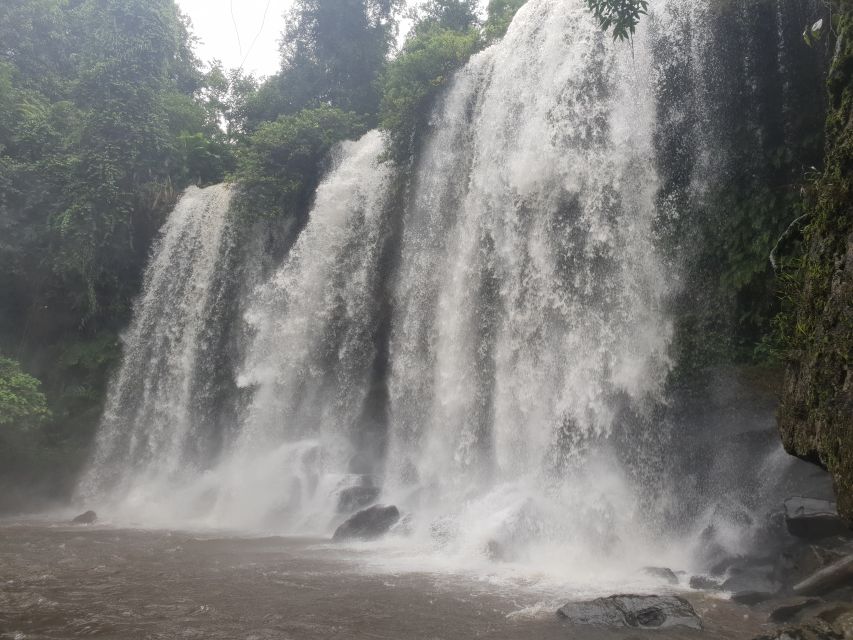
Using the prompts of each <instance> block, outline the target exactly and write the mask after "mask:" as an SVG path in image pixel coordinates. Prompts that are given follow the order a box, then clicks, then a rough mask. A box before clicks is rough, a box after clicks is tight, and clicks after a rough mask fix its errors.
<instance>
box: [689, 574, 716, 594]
mask: <svg viewBox="0 0 853 640" xmlns="http://www.w3.org/2000/svg"><path fill="white" fill-rule="evenodd" d="M721 587H722V585H721V583H720V582H719V581H717V580H714V579H713V578H709V577H708V576H690V588H691V589H697V590H699V591H719V590H720V588H721Z"/></svg>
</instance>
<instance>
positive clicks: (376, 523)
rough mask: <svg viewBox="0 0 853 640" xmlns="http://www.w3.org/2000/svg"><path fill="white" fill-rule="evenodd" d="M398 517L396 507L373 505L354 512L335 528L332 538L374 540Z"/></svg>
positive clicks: (338, 540) (384, 532)
mask: <svg viewBox="0 0 853 640" xmlns="http://www.w3.org/2000/svg"><path fill="white" fill-rule="evenodd" d="M399 519H400V511H399V510H398V509H397V507H394V506H390V507H385V506H383V505H381V504H377V505H374V506H372V507H370V508H369V509H364V510H362V511H359V512H358V513H356V514H355V515H354V516H353V517H351V518H350V519H349V520H347V521H346V522H344V523H343V524H342V525H341V526H340V527H338V528H337V529H336V530H335V535H333V536H332V540H334V541H335V542H342V541H344V540H374V539H376V538H379V537H381V536H383V535H385V534H386V533H388V530H389V529H390V528H391V527H393V526H394V525H395V524H396V523H397V521H398V520H399Z"/></svg>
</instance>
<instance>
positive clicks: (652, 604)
mask: <svg viewBox="0 0 853 640" xmlns="http://www.w3.org/2000/svg"><path fill="white" fill-rule="evenodd" d="M557 615H558V616H560V617H561V618H563V619H565V620H567V621H569V622H571V623H572V624H583V625H598V626H607V627H629V628H632V629H666V628H669V627H689V628H691V629H701V628H702V621H701V620H700V619H699V616H697V615H696V612H695V611H694V610H693V606H692V605H691V604H690V603H689V602H687V600H685V599H684V598H679V597H678V596H637V595H617V596H610V597H608V598H598V599H596V600H589V601H587V602H569V603H568V604H566V605H564V606H562V607H560V609H559V610H558V611H557Z"/></svg>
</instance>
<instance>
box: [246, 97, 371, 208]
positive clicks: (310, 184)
mask: <svg viewBox="0 0 853 640" xmlns="http://www.w3.org/2000/svg"><path fill="white" fill-rule="evenodd" d="M364 131H366V127H365V125H364V122H363V120H362V119H361V118H360V117H359V116H358V115H356V114H355V113H352V112H349V113H347V112H344V111H341V110H340V109H335V108H333V107H319V108H316V109H305V110H303V111H300V112H298V113H296V114H294V115H289V116H280V117H279V118H278V119H277V120H276V121H275V122H268V123H265V124H262V125H261V126H260V127H259V128H258V130H257V131H255V133H253V134H252V135H250V136H249V137H248V139H247V140H246V145H245V148H244V149H243V151H242V153H241V155H240V158H239V164H238V167H237V172H236V175H235V177H236V179H237V181H238V182H239V184H240V195H239V197H238V207H239V209H240V211H241V212H243V213H244V214H245V215H252V216H259V217H276V216H283V215H290V216H296V217H298V216H300V215H302V214H303V213H304V211H305V209H306V208H307V206H308V203H309V201H310V199H311V196H312V194H313V192H314V189H315V188H316V186H317V184H318V183H319V180H320V175H321V170H322V168H323V163H324V161H325V159H326V156H327V155H328V153H329V150H330V149H331V148H332V146H334V145H335V143H337V142H339V141H341V140H345V139H348V138H355V137H357V136H359V135H360V134H362V133H364Z"/></svg>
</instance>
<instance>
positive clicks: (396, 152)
mask: <svg viewBox="0 0 853 640" xmlns="http://www.w3.org/2000/svg"><path fill="white" fill-rule="evenodd" d="M482 44H483V41H482V39H481V37H480V32H479V31H478V30H477V29H473V28H468V29H466V30H464V31H456V30H453V29H449V28H446V27H443V26H441V24H440V21H429V22H426V23H423V24H422V25H419V26H418V27H416V29H415V33H414V35H413V36H412V37H410V38H409V39H408V40H407V41H406V44H405V46H404V47H403V51H402V52H401V54H400V55H399V56H398V57H397V58H396V59H394V60H393V61H392V62H391V63H390V64H389V65H388V69H387V70H386V72H385V78H384V93H383V98H382V115H381V121H380V122H381V126H382V128H383V129H384V130H385V132H386V136H387V139H388V147H389V155H390V157H391V158H392V159H393V160H394V161H395V162H397V163H404V162H405V161H406V160H407V159H408V158H409V157H411V155H412V154H413V153H414V149H415V141H416V134H417V133H418V132H419V131H421V130H422V129H423V128H424V127H426V124H427V118H428V116H429V111H430V109H431V107H432V104H433V101H434V99H435V97H436V96H437V95H438V93H439V92H440V91H441V89H442V88H443V87H444V86H445V85H446V84H447V82H448V81H449V80H450V78H451V76H452V74H453V72H454V71H455V70H457V69H458V68H459V67H461V66H462V65H463V64H465V62H467V60H468V59H469V58H470V57H471V55H472V54H474V53H475V52H477V51H478V50H479V49H480V48H481V47H482Z"/></svg>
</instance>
